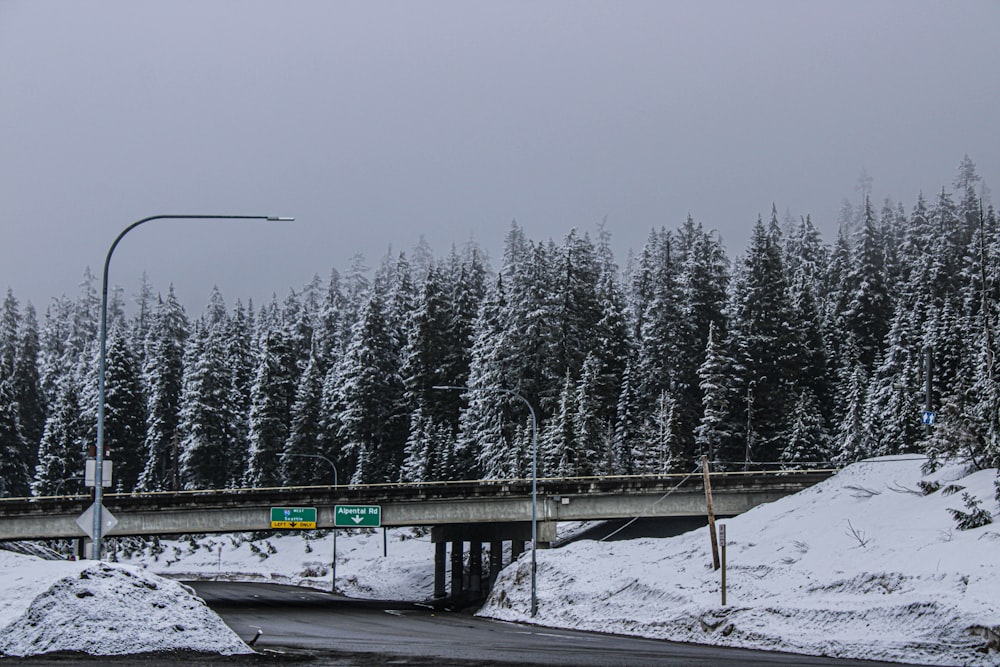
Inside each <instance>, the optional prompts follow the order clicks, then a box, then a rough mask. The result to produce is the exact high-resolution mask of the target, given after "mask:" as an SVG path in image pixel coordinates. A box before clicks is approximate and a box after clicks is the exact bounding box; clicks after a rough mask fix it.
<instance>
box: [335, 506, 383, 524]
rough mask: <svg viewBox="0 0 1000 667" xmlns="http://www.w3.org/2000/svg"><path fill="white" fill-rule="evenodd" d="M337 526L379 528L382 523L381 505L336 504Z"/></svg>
mask: <svg viewBox="0 0 1000 667" xmlns="http://www.w3.org/2000/svg"><path fill="white" fill-rule="evenodd" d="M333 525H334V527H336V528H378V527H379V526H381V525H382V506H381V505H334V511H333Z"/></svg>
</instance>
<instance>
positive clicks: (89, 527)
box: [76, 503, 118, 539]
mask: <svg viewBox="0 0 1000 667" xmlns="http://www.w3.org/2000/svg"><path fill="white" fill-rule="evenodd" d="M96 505H97V503H94V504H93V505H91V506H90V507H88V508H87V509H86V511H85V512H84V513H83V514H81V515H80V516H79V518H78V519H77V520H76V525H78V526H80V529H81V530H82V531H83V532H85V533H86V534H87V535H88V536H89V537H90V539H94V507H95V506H96ZM117 524H118V519H116V518H115V516H114V515H113V514H112V513H111V512H109V511H108V508H107V507H104V505H101V534H102V535H104V534H107V532H108V531H109V530H111V529H112V528H114V527H115V526H116V525H117Z"/></svg>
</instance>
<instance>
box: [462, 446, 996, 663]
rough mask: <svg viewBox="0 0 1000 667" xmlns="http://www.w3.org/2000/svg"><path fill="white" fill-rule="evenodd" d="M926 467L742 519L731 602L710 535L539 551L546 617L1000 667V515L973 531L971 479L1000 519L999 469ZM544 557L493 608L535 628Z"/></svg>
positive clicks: (636, 630) (713, 639)
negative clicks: (924, 489) (997, 636)
mask: <svg viewBox="0 0 1000 667" xmlns="http://www.w3.org/2000/svg"><path fill="white" fill-rule="evenodd" d="M921 463H922V461H921V460H914V459H913V457H896V458H889V459H879V460H876V461H871V462H863V463H858V464H855V465H852V466H850V467H849V468H847V469H845V470H844V471H842V472H841V473H839V474H838V475H836V476H835V477H833V478H831V479H829V480H827V481H825V482H823V483H821V484H818V485H817V486H815V487H813V488H811V489H808V490H806V491H803V492H801V493H798V494H796V495H794V496H790V497H787V498H784V499H782V500H780V501H778V502H775V503H771V504H768V505H764V506H760V507H758V508H756V509H754V510H752V511H750V512H748V513H746V514H744V515H741V516H739V517H735V518H733V519H729V520H727V521H725V522H724V523H725V524H726V526H727V528H726V529H727V552H728V553H727V556H728V573H727V578H728V600H727V602H728V604H727V606H725V607H722V606H721V599H720V575H719V572H717V571H713V569H712V567H711V551H710V543H709V535H708V532H707V529H702V530H698V531H694V532H691V533H687V534H685V535H682V536H679V537H675V538H667V539H643V540H633V541H629V542H617V543H600V542H593V541H586V542H577V543H575V544H572V545H570V546H568V547H566V548H564V549H560V550H555V551H542V552H539V554H538V573H537V580H538V597H539V610H538V616H537V618H536V619H534V621H535V622H537V623H540V624H542V625H549V626H558V627H566V628H581V629H591V630H600V631H607V632H615V633H624V634H633V635H642V636H647V637H658V638H665V639H673V640H679V641H690V642H699V643H711V644H719V645H727V646H744V647H750V648H760V649H773V650H782V651H794V652H801V653H807V654H817V655H831V656H840V657H854V658H866V659H880V660H898V661H903V662H922V663H927V664H944V665H998V664H1000V655H998V654H997V653H996V652H995V651H991V652H989V653H986V652H983V651H984V649H985V647H986V639H984V638H983V636H981V635H980V634H978V633H979V632H980V631H979V630H977V628H980V627H987V628H998V627H1000V524H996V523H994V524H990V525H987V526H985V527H982V528H978V529H974V530H968V531H961V530H957V528H956V524H955V521H954V520H953V518H952V516H951V515H950V514H949V512H948V509H949V508H955V509H960V510H964V509H965V506H964V504H963V502H962V492H959V493H954V494H952V495H946V494H945V493H944V490H943V488H942V490H938V491H936V492H934V493H932V494H930V495H922V493H921V490H920V489H919V488H918V482H919V481H921V480H924V481H929V480H937V481H940V482H942V487H947V486H948V485H949V484H956V485H959V486H964V487H965V488H964V490H963V492H967V493H970V494H971V495H972V496H975V497H976V498H978V499H980V500H981V501H982V506H983V507H985V508H987V509H988V510H989V511H990V512H991V513H993V514H994V515H996V514H997V510H998V507H997V502H996V500H995V499H994V493H995V491H994V486H993V480H994V479H995V477H996V471H995V470H987V471H980V472H976V473H973V474H970V475H965V471H964V470H963V469H960V468H958V467H950V468H947V469H942V470H939V471H938V472H937V473H935V474H932V475H929V476H927V477H923V476H922V475H921V472H920V466H921ZM528 567H529V565H528V560H527V559H526V558H522V559H521V561H520V562H519V563H518V564H516V565H515V566H513V567H510V568H508V569H507V570H505V571H504V572H503V573H502V574H501V577H500V579H499V581H498V582H497V587H496V589H495V590H494V593H493V595H492V596H491V597H490V599H489V601H488V603H487V605H486V606H485V607H484V609H483V610H482V611H481V612H480V613H481V615H483V616H488V617H492V618H498V619H505V620H512V621H528V620H530V619H529V618H528V615H527V610H528V606H529V605H528V600H529V595H530V588H529V580H530V578H529V572H530V571H529V569H528Z"/></svg>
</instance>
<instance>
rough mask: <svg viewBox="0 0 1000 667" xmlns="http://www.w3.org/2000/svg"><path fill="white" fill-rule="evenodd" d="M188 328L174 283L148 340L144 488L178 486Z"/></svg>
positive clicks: (159, 307)
mask: <svg viewBox="0 0 1000 667" xmlns="http://www.w3.org/2000/svg"><path fill="white" fill-rule="evenodd" d="M187 328H188V322H187V316H186V315H185V314H184V309H183V307H181V305H180V303H178V302H177V297H176V296H175V294H174V288H173V285H171V286H170V289H169V290H168V292H167V298H166V300H163V299H159V300H158V303H157V306H156V309H155V311H154V312H153V315H152V321H151V322H150V327H149V334H148V336H147V339H146V347H147V356H146V364H145V365H144V367H143V383H144V385H145V387H146V442H145V445H144V450H145V452H146V461H145V464H144V466H143V469H142V473H141V474H140V476H139V483H138V488H139V489H140V490H143V491H163V490H166V489H173V490H178V487H179V478H178V480H177V483H175V472H178V471H179V469H178V465H179V433H178V423H179V419H180V409H181V387H182V381H183V378H184V346H185V341H186V339H187Z"/></svg>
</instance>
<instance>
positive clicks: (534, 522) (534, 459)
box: [431, 385, 538, 618]
mask: <svg viewBox="0 0 1000 667" xmlns="http://www.w3.org/2000/svg"><path fill="white" fill-rule="evenodd" d="M431 389H450V390H453V391H478V392H491V391H492V392H497V393H501V394H507V395H508V396H513V397H514V398H517V399H520V400H521V402H522V403H524V404H525V405H526V406H528V411H529V412H530V413H531V616H532V618H534V616H535V614H536V613H537V612H538V594H537V586H536V585H535V583H536V582H535V571H536V570H537V569H538V563H537V560H536V559H535V552H536V551H538V419H537V418H536V417H535V408H533V407H531V403H530V402H529V401H528V399H526V398H525V397H524V396H522V395H521V394H519V393H517V392H516V391H511V390H510V389H504V388H503V387H457V386H453V385H436V386H433V387H431Z"/></svg>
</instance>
